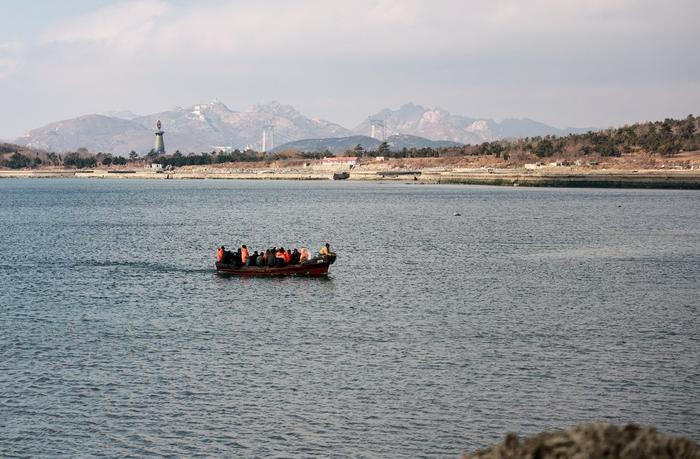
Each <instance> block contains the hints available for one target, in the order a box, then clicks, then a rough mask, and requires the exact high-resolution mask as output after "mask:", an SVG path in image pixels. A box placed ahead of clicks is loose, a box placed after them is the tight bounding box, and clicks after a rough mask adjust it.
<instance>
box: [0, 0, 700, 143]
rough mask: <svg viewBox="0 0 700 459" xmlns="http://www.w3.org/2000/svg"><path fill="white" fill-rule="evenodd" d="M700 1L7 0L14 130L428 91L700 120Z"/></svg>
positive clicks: (470, 100)
mask: <svg viewBox="0 0 700 459" xmlns="http://www.w3.org/2000/svg"><path fill="white" fill-rule="evenodd" d="M699 20H700V2H699V1H697V0H666V1H658V0H654V1H651V0H520V1H517V0H480V1H471V0H461V1H460V0H454V1H452V0H444V1H441V0H431V1H421V0H353V1H349V0H348V1H328V0H301V1H291V0H289V1H283V0H279V1H274V0H272V1H256V2H253V1H215V0H210V1H196V2H195V1H183V0H135V1H111V0H93V1H86V0H62V1H43V2H42V1H38V0H32V1H26V0H17V1H13V0H2V1H0V102H1V104H0V106H1V107H2V110H0V138H12V137H15V136H18V135H21V134H23V133H24V132H26V131H27V130H29V129H31V128H34V127H39V126H41V125H44V124H46V123H48V122H51V121H56V120H59V119H65V118H71V117H74V116H78V115H82V114H87V113H101V112H107V111H111V110H126V109H128V110H132V111H134V112H136V113H141V114H146V113H153V112H156V111H161V110H167V109H170V108H172V107H174V106H178V105H179V106H189V105H192V104H195V103H199V102H208V101H210V100H212V99H214V98H218V99H219V100H221V101H222V102H224V103H226V104H227V105H228V106H229V107H230V108H232V109H237V110H244V109H247V108H249V107H250V106H251V105H252V104H254V103H256V102H263V101H269V100H278V101H280V102H282V103H286V104H291V105H294V106H295V107H296V108H297V109H299V110H300V111H301V112H302V113H304V114H306V115H307V116H311V117H314V118H324V119H328V120H331V121H335V122H338V123H341V124H343V125H345V126H347V127H354V126H355V125H357V124H359V123H360V122H361V121H362V120H363V119H364V118H365V117H366V116H367V115H369V114H370V113H374V112H376V111H378V110H379V109H381V108H385V107H391V108H396V107H397V106H399V105H401V104H403V103H405V102H409V101H412V102H415V103H419V104H423V105H426V106H430V107H434V106H440V107H443V108H445V109H447V110H449V111H451V112H453V113H455V114H462V115H469V116H475V117H490V118H495V119H501V118H506V117H529V118H534V119H537V120H539V121H544V122H546V123H549V124H552V125H554V126H558V127H564V126H578V127H584V126H585V127H587V126H597V127H604V126H610V125H619V124H624V123H626V122H632V121H638V120H649V119H663V118H665V117H669V116H671V117H680V116H685V115H688V114H689V113H694V114H698V113H700V57H699V56H700V52H698V49H700V27H698V21H699Z"/></svg>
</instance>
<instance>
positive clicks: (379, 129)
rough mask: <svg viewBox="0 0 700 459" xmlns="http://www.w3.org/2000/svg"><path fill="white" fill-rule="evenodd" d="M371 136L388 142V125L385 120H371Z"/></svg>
mask: <svg viewBox="0 0 700 459" xmlns="http://www.w3.org/2000/svg"><path fill="white" fill-rule="evenodd" d="M369 136H370V137H372V138H373V139H377V140H381V141H382V142H384V141H385V140H386V123H385V122H384V120H373V119H370V120H369Z"/></svg>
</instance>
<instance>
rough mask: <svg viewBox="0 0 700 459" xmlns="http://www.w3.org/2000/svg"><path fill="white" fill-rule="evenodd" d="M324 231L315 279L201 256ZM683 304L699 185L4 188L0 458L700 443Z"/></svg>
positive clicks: (698, 284) (699, 323)
mask: <svg viewBox="0 0 700 459" xmlns="http://www.w3.org/2000/svg"><path fill="white" fill-rule="evenodd" d="M454 212H460V213H461V214H462V217H455V216H453V213H454ZM326 240H330V242H331V244H332V246H333V249H334V250H336V251H337V252H338V254H339V258H338V261H337V263H336V264H335V265H333V266H332V267H331V275H330V276H329V278H328V279H305V278H284V279H238V278H226V277H221V276H218V275H217V274H215V272H214V270H213V269H212V268H213V266H212V265H213V257H214V250H215V248H216V246H217V245H218V244H220V243H225V244H227V245H230V246H234V245H236V244H240V243H247V244H248V245H249V246H252V247H253V248H260V247H267V246H271V245H280V244H283V245H285V246H291V245H297V246H298V245H301V244H309V245H310V246H311V247H313V248H315V249H318V247H320V244H321V242H323V241H326ZM699 298H700V194H698V192H681V191H636V190H592V189H589V190H563V189H524V188H496V187H461V186H419V185H404V184H362V183H337V182H326V183H320V182H246V181H136V180H114V181H109V180H102V181H92V180H67V179H63V180H0V312H1V313H2V314H1V316H0V332H1V333H0V456H12V455H19V456H32V457H36V456H57V455H61V456H71V457H76V456H84V455H104V456H127V455H131V456H148V455H178V456H192V457H193V456H198V455H205V456H224V455H225V456H242V457H249V456H257V457H268V456H286V457H289V456H291V457H312V456H365V457H407V456H416V455H417V456H440V457H454V456H457V455H458V454H460V453H461V452H464V451H468V450H473V449H476V448H480V447H484V446H486V445H488V444H490V443H492V442H495V441H498V440H500V439H501V438H502V436H503V435H504V434H505V432H507V431H517V432H519V433H522V434H529V433H534V432H538V431H540V430H543V429H551V428H557V427H567V426H570V425H573V424H576V423H580V422H586V421H594V420H605V421H610V422H615V423H624V422H630V421H634V422H638V423H641V424H653V425H656V426H657V427H658V428H659V429H660V430H663V431H665V432H672V433H676V434H685V435H689V436H691V437H693V438H694V439H695V440H696V441H697V440H700V427H698V426H699V425H700V320H699V319H698V315H699V310H698V308H699V306H698V303H700V301H699Z"/></svg>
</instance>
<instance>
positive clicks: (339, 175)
mask: <svg viewBox="0 0 700 459" xmlns="http://www.w3.org/2000/svg"><path fill="white" fill-rule="evenodd" d="M347 178H350V174H348V173H347V172H336V173H335V174H333V180H345V179H347Z"/></svg>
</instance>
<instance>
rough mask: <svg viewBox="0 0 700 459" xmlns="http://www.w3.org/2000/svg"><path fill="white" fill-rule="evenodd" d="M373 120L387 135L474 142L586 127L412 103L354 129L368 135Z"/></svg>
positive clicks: (383, 113) (574, 130) (380, 115)
mask: <svg viewBox="0 0 700 459" xmlns="http://www.w3.org/2000/svg"><path fill="white" fill-rule="evenodd" d="M370 119H373V120H375V119H376V120H384V124H385V126H386V133H387V136H390V135H395V134H410V135H415V136H420V137H424V138H426V139H430V140H451V141H453V142H459V143H464V144H473V145H474V144H479V143H482V142H490V141H493V140H500V139H507V138H518V137H533V136H543V135H566V134H569V133H577V132H585V131H586V130H587V129H575V128H567V129H557V128H555V127H552V126H548V125H546V124H543V123H540V122H538V121H534V120H530V119H527V118H525V119H505V120H503V121H501V122H500V123H498V122H496V121H494V120H491V119H485V118H470V117H468V116H462V115H453V114H451V113H450V112H448V111H447V110H443V109H441V108H426V107H422V106H420V105H415V104H412V103H409V104H405V105H403V106H401V107H400V108H399V109H397V110H391V109H388V108H387V109H384V110H381V111H379V112H378V113H375V114H374V115H371V116H370V117H369V118H368V119H367V120H365V121H364V122H362V123H361V124H360V125H359V126H357V127H356V128H355V129H354V132H356V133H358V134H359V133H362V134H368V133H369V132H370V130H371V125H370Z"/></svg>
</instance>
